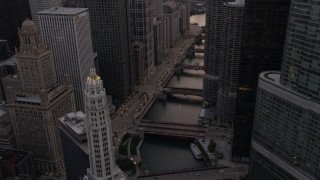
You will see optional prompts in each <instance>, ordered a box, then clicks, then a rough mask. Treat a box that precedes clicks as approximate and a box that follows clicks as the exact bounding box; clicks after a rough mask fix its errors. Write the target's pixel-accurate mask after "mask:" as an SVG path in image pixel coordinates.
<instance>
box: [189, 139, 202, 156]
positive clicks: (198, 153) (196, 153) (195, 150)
mask: <svg viewBox="0 0 320 180" xmlns="http://www.w3.org/2000/svg"><path fill="white" fill-rule="evenodd" d="M190 148H191V152H192V154H193V155H194V157H195V158H196V159H201V158H202V154H201V151H200V150H199V148H198V146H196V145H195V144H193V143H190Z"/></svg>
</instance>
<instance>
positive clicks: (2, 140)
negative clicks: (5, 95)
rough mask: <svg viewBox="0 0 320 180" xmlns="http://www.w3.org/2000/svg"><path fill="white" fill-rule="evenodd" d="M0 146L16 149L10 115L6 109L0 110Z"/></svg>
mask: <svg viewBox="0 0 320 180" xmlns="http://www.w3.org/2000/svg"><path fill="white" fill-rule="evenodd" d="M0 146H1V147H3V148H9V149H14V148H16V140H15V137H14V132H13V127H12V124H11V118H10V114H9V112H8V110H7V109H4V108H1V109H0Z"/></svg>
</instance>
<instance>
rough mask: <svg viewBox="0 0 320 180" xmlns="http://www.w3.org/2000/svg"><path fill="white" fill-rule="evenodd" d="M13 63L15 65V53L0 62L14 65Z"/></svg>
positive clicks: (3, 64)
mask: <svg viewBox="0 0 320 180" xmlns="http://www.w3.org/2000/svg"><path fill="white" fill-rule="evenodd" d="M14 65H17V57H16V55H14V56H11V57H10V58H8V59H6V60H4V61H1V62H0V66H14Z"/></svg>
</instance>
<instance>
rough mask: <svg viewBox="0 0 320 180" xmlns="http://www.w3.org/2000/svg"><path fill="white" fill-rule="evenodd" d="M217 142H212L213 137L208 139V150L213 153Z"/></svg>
mask: <svg viewBox="0 0 320 180" xmlns="http://www.w3.org/2000/svg"><path fill="white" fill-rule="evenodd" d="M216 147H217V143H215V142H214V140H213V139H211V140H210V143H209V146H208V152H209V153H213V152H214V151H216Z"/></svg>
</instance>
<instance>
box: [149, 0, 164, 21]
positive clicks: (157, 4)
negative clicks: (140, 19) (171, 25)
mask: <svg viewBox="0 0 320 180" xmlns="http://www.w3.org/2000/svg"><path fill="white" fill-rule="evenodd" d="M150 3H151V6H152V11H153V13H152V14H153V15H154V16H155V17H159V18H162V17H163V0H150Z"/></svg>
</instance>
